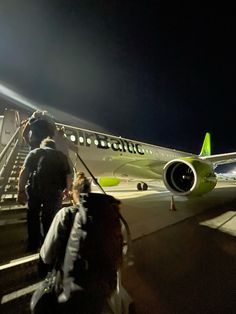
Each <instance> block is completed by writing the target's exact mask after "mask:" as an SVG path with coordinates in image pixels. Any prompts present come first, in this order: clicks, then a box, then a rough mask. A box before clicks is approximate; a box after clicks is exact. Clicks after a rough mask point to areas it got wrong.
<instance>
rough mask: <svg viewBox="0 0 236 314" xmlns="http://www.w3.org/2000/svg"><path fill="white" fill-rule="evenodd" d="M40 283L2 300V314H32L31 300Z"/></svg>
mask: <svg viewBox="0 0 236 314" xmlns="http://www.w3.org/2000/svg"><path fill="white" fill-rule="evenodd" d="M38 285H39V283H35V284H33V285H31V286H29V287H26V288H23V289H20V290H18V291H15V292H12V293H10V294H7V295H4V296H3V297H2V298H1V314H15V313H20V314H30V313H31V311H30V300H31V296H32V294H33V291H34V290H36V288H37V287H38Z"/></svg>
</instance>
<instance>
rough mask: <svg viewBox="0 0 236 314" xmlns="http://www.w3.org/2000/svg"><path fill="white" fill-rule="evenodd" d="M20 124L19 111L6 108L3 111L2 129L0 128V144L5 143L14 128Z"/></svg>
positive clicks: (13, 131) (10, 136)
mask: <svg viewBox="0 0 236 314" xmlns="http://www.w3.org/2000/svg"><path fill="white" fill-rule="evenodd" d="M19 125H20V118H19V113H18V111H16V110H12V109H10V110H8V109H6V110H5V112H4V118H3V121H2V130H1V144H2V145H6V144H7V143H8V142H9V141H10V139H11V138H12V136H13V134H14V133H15V131H16V129H17V128H18V127H19Z"/></svg>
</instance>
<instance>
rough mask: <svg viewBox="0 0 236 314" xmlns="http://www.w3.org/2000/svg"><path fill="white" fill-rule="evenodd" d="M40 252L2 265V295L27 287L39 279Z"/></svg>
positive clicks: (0, 289) (0, 274) (0, 278)
mask: <svg viewBox="0 0 236 314" xmlns="http://www.w3.org/2000/svg"><path fill="white" fill-rule="evenodd" d="M38 259H39V254H38V253H36V254H32V255H28V256H24V257H22V258H19V259H16V260H13V261H10V262H9V263H6V264H4V265H1V266H0V291H1V294H2V295H6V294H9V293H11V292H13V291H16V290H18V289H22V288H25V287H26V286H29V285H32V284H34V283H35V282H37V281H39V277H38Z"/></svg>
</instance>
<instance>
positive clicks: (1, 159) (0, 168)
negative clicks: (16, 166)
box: [0, 126, 21, 198]
mask: <svg viewBox="0 0 236 314" xmlns="http://www.w3.org/2000/svg"><path fill="white" fill-rule="evenodd" d="M20 129H21V127H20V126H19V127H18V128H17V129H16V131H15V133H14V134H13V135H12V137H11V139H10V141H9V142H8V143H7V145H6V146H5V147H4V149H3V150H2V152H1V153H0V198H1V197H2V194H3V191H4V187H5V185H6V184H7V176H8V175H9V173H8V172H9V169H8V168H10V165H11V161H12V159H13V157H14V153H15V152H16V148H17V146H18V143H19V133H20ZM8 165H9V167H8Z"/></svg>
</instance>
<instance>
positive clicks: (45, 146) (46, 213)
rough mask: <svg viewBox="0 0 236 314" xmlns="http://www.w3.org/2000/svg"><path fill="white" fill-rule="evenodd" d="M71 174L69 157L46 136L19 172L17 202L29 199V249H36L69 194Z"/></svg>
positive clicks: (29, 155) (28, 156)
mask: <svg viewBox="0 0 236 314" xmlns="http://www.w3.org/2000/svg"><path fill="white" fill-rule="evenodd" d="M71 184H72V173H71V168H70V166H69V163H68V159H67V157H66V156H65V155H64V154H63V153H62V152H61V151H58V150H56V146H55V142H54V141H53V140H52V139H50V138H46V139H44V140H43V141H42V143H41V146H40V148H36V149H34V150H32V151H30V152H29V154H28V155H27V156H26V159H25V161H24V164H23V166H22V169H21V171H20V175H19V183H18V194H17V202H18V203H19V204H22V205H25V204H26V202H28V210H27V224H28V249H29V250H30V251H37V249H38V248H39V247H40V244H41V241H42V239H44V237H45V236H46V233H47V231H48V229H49V227H50V224H51V222H52V220H53V218H54V216H55V214H56V213H57V211H58V210H59V209H60V208H61V207H62V199H63V195H64V194H66V196H68V194H69V190H70V189H71Z"/></svg>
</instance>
